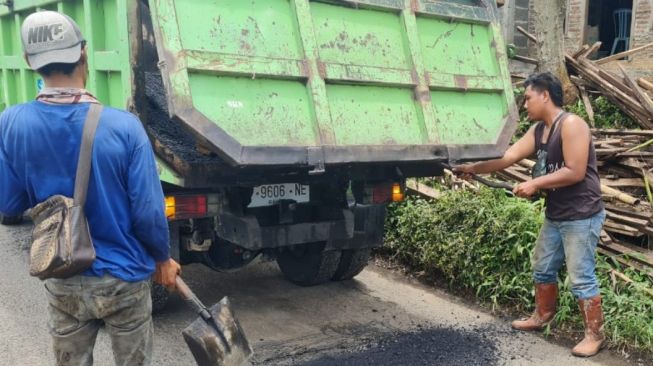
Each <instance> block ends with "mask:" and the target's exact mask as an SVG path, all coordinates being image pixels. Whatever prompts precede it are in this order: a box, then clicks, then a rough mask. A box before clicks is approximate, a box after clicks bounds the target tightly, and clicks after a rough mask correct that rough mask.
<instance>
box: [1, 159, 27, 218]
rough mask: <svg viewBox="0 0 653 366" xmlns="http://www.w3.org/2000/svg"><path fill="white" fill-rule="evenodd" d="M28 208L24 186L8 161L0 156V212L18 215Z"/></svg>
mask: <svg viewBox="0 0 653 366" xmlns="http://www.w3.org/2000/svg"><path fill="white" fill-rule="evenodd" d="M0 155H2V153H0ZM28 208H29V199H28V197H27V192H26V191H25V188H24V187H23V185H22V184H20V181H19V180H18V177H17V176H16V173H15V172H14V170H13V169H12V168H11V166H9V163H8V162H7V161H6V160H4V159H3V158H2V157H1V156H0V213H3V214H5V215H9V216H20V215H22V214H23V212H24V211H25V210H27V209H28Z"/></svg>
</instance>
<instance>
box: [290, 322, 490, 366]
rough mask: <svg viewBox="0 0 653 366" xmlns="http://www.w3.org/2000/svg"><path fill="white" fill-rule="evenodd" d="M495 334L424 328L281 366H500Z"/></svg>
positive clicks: (383, 336) (480, 329) (390, 335)
mask: <svg viewBox="0 0 653 366" xmlns="http://www.w3.org/2000/svg"><path fill="white" fill-rule="evenodd" d="M498 332H499V331H497V330H492V329H482V328H470V329H459V328H426V329H420V328H419V327H418V329H417V330H416V331H410V332H392V333H390V334H384V335H382V336H380V337H378V338H371V339H367V340H362V341H361V343H360V344H358V345H355V346H353V347H348V348H347V349H339V350H338V352H337V353H333V352H327V354H326V355H325V354H321V355H320V356H319V357H318V358H313V359H311V358H310V357H306V356H304V357H302V358H303V359H302V360H299V359H296V360H287V361H286V362H283V364H284V365H297V366H299V365H302V366H336V365H337V366H365V365H370V366H371V365H374V366H382V365H388V366H390V365H392V366H402V365H405V366H408V365H410V366H420V365H447V366H451V365H469V366H474V365H479V366H480V365H483V366H491V365H498V364H501V363H502V361H501V357H500V354H499V351H498V348H497V346H496V344H495V340H496V338H497V336H498V335H499V334H498Z"/></svg>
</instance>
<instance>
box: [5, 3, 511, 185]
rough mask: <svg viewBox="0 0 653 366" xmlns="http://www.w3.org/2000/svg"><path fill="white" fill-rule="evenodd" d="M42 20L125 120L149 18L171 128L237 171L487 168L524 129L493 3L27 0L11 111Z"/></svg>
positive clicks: (11, 24)
mask: <svg viewBox="0 0 653 366" xmlns="http://www.w3.org/2000/svg"><path fill="white" fill-rule="evenodd" d="M148 3H149V4H148ZM37 8H38V9H51V10H59V11H63V12H66V13H67V14H69V15H70V16H71V17H72V18H74V19H75V20H76V21H77V22H79V24H80V26H81V28H82V31H83V32H84V34H85V35H86V37H87V38H88V41H89V43H88V46H89V50H90V58H89V64H90V68H91V74H90V80H89V82H90V84H89V89H90V90H91V91H92V92H94V93H95V94H96V95H97V96H98V97H99V98H100V99H101V100H102V101H103V102H104V103H106V104H108V105H112V106H116V107H120V108H126V107H134V105H136V106H138V103H137V102H136V103H135V102H134V101H135V100H138V99H139V98H141V97H142V94H143V93H144V90H145V88H143V87H142V86H139V81H138V80H140V79H139V75H138V73H139V70H141V69H143V67H141V66H142V64H143V63H147V62H151V61H152V60H146V59H145V58H144V55H147V53H146V52H145V51H143V46H142V42H141V40H142V39H143V38H147V36H148V35H147V34H146V35H143V34H142V33H143V32H144V31H143V29H147V27H142V26H141V25H142V24H141V22H142V21H143V19H144V18H147V17H149V16H151V20H152V23H153V24H152V30H153V34H152V37H153V39H154V40H155V43H156V46H155V47H156V50H155V51H153V52H152V54H151V55H149V56H150V57H156V56H157V55H158V66H159V69H160V75H161V78H162V82H163V84H162V85H163V89H164V90H165V95H164V101H163V104H165V108H164V109H165V110H166V111H167V112H168V114H169V116H170V121H169V122H170V123H172V124H175V128H180V129H182V130H183V131H187V132H188V133H189V135H188V136H190V139H194V141H195V142H196V144H193V146H195V145H200V146H202V149H207V150H208V151H210V152H212V153H214V154H215V155H217V156H218V158H219V159H220V161H221V163H224V164H226V165H227V166H231V167H247V166H258V167H261V166H268V167H273V166H285V167H288V166H291V167H292V166H302V167H315V168H316V169H317V168H320V167H323V166H326V167H327V168H328V166H329V165H334V166H335V165H343V164H374V163H392V162H412V163H415V162H417V163H419V162H428V163H432V162H434V161H447V160H470V159H486V158H491V157H496V156H500V155H501V154H502V152H503V150H504V149H505V148H506V147H507V145H508V143H509V140H510V137H511V136H512V133H513V132H514V128H515V127H516V119H517V114H516V110H515V106H514V100H513V95H512V89H511V84H510V75H509V71H508V67H507V58H506V55H505V52H506V51H505V45H504V42H503V40H502V38H501V34H500V27H499V24H498V19H497V11H496V8H495V5H494V2H493V1H489V0H454V1H434V0H431V1H427V0H358V1H353V0H351V1H308V0H247V1H244V0H150V1H149V2H145V1H140V2H139V1H136V0H134V1H127V0H102V1H100V0H97V1H96V0H93V1H90V0H83V1H82V0H71V1H48V0H22V1H21V0H16V1H14V2H13V6H11V7H7V6H2V5H0V30H1V36H0V110H1V109H3V108H5V107H6V106H8V105H12V104H15V103H19V102H24V101H27V100H30V99H32V98H33V97H34V95H35V93H36V91H37V90H38V88H39V85H40V81H39V78H38V76H37V75H36V74H34V73H33V72H31V71H30V70H28V69H27V65H26V64H25V62H24V61H23V58H22V55H21V53H22V50H21V47H20V40H19V34H20V33H19V29H20V24H21V23H22V20H23V19H24V18H25V17H26V16H27V15H28V14H29V13H30V12H32V11H34V10H35V9H37ZM143 14H147V16H143ZM142 80H145V78H143V79H142ZM142 82H143V83H144V82H146V81H142ZM136 112H140V111H139V110H138V108H136ZM173 136H174V135H173ZM188 136H186V137H184V138H185V139H188V138H189V137H188ZM157 141H158V140H157ZM157 141H155V142H157ZM157 143H160V142H157ZM167 143H170V141H168V142H167ZM161 144H163V145H166V142H165V141H164V142H163V143H161ZM172 150H174V149H172ZM161 151H165V146H163V147H161V146H159V147H158V148H157V152H158V153H159V156H160V157H161V158H162V160H164V161H166V162H168V163H169V164H171V166H175V167H176V166H178V164H173V163H174V162H171V161H170V160H171V159H172V160H174V159H173V158H170V157H169V156H165V155H166V154H162V153H161ZM173 155H174V154H173ZM175 158H177V159H178V157H175ZM177 171H178V173H179V169H177ZM181 176H182V178H183V173H182V174H181ZM178 178H179V177H178Z"/></svg>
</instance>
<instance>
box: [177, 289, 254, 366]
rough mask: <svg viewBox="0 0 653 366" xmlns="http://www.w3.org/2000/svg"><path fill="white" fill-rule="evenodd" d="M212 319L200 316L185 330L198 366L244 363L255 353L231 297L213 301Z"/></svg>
mask: <svg viewBox="0 0 653 366" xmlns="http://www.w3.org/2000/svg"><path fill="white" fill-rule="evenodd" d="M209 312H210V313H211V316H212V317H213V319H212V321H211V320H210V321H206V320H204V319H203V318H202V317H198V318H197V319H196V320H195V321H194V322H192V323H191V324H190V325H189V326H188V327H186V329H184V330H183V331H182V335H183V336H184V340H185V341H186V344H187V345H188V348H190V351H191V353H192V354H193V357H194V358H195V362H197V365H198V366H241V365H243V364H244V363H245V362H247V360H249V358H250V357H251V356H252V348H251V347H250V345H249V342H248V341H247V338H246V337H245V333H244V332H243V329H242V328H241V327H240V323H238V320H237V319H236V317H235V316H234V313H233V310H232V309H231V304H230V302H229V299H228V298H227V297H224V298H223V299H222V300H221V301H220V302H219V303H217V304H215V305H213V306H212V307H211V308H210V309H209Z"/></svg>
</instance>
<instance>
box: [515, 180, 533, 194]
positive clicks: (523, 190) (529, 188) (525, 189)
mask: <svg viewBox="0 0 653 366" xmlns="http://www.w3.org/2000/svg"><path fill="white" fill-rule="evenodd" d="M538 190H539V188H538V187H537V184H535V183H533V181H532V180H529V181H526V182H523V183H519V184H517V185H516V186H515V189H513V190H512V193H514V194H515V196H517V197H522V198H530V197H532V196H534V195H535V194H536V193H537V191H538Z"/></svg>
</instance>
